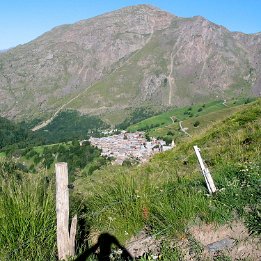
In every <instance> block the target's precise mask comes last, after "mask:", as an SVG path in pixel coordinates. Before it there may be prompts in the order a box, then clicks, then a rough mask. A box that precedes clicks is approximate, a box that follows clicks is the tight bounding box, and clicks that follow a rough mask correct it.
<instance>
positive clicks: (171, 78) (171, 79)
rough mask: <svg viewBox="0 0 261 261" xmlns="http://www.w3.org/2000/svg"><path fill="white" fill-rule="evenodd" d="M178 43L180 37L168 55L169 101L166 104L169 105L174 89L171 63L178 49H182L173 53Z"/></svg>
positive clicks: (174, 82)
mask: <svg viewBox="0 0 261 261" xmlns="http://www.w3.org/2000/svg"><path fill="white" fill-rule="evenodd" d="M179 42H180V37H179V38H178V40H177V41H176V43H175V44H174V45H173V48H172V51H171V53H170V72H169V75H168V77H167V79H168V82H169V101H168V104H169V105H171V102H172V100H171V98H172V91H173V88H175V87H176V80H175V78H174V77H173V75H172V73H173V62H174V58H175V56H176V55H177V54H178V52H179V51H180V49H181V48H182V46H181V47H180V48H179V49H178V50H177V51H175V49H176V47H177V45H178V44H179Z"/></svg>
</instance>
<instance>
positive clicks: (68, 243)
mask: <svg viewBox="0 0 261 261" xmlns="http://www.w3.org/2000/svg"><path fill="white" fill-rule="evenodd" d="M55 173H56V216H57V247H58V257H59V260H67V259H68V257H70V256H74V254H75V235H76V226H77V216H74V218H73V219H72V224H71V229H70V231H69V188H68V167H67V163H66V162H60V163H56V164H55Z"/></svg>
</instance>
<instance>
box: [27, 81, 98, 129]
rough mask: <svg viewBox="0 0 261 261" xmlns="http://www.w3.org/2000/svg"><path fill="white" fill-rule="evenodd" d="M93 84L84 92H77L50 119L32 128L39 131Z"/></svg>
mask: <svg viewBox="0 0 261 261" xmlns="http://www.w3.org/2000/svg"><path fill="white" fill-rule="evenodd" d="M92 86H93V85H92V84H91V85H90V86H88V87H87V88H86V89H84V90H83V91H82V92H80V93H79V94H77V95H76V96H75V97H73V98H72V99H70V100H69V101H68V102H66V103H64V104H63V105H62V106H61V107H60V108H58V110H56V111H55V113H54V114H53V116H52V117H51V118H49V119H48V120H46V121H44V122H42V123H40V124H38V125H36V126H35V127H33V128H32V129H31V130H32V131H37V130H40V129H42V128H44V127H46V126H47V125H48V124H49V123H50V122H52V121H53V119H54V118H55V117H56V116H57V115H58V113H59V112H60V111H61V110H62V109H63V108H65V107H66V106H67V105H69V104H70V103H71V102H73V101H74V100H75V99H77V98H79V97H80V96H81V95H83V94H84V93H85V92H86V91H87V90H88V89H89V88H91V87H92Z"/></svg>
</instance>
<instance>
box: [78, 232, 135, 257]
mask: <svg viewBox="0 0 261 261" xmlns="http://www.w3.org/2000/svg"><path fill="white" fill-rule="evenodd" d="M112 245H115V246H117V247H118V248H119V249H120V250H121V254H120V258H121V260H126V261H127V260H134V259H133V257H132V256H131V254H130V253H129V252H128V250H127V249H126V248H125V247H124V246H122V245H121V244H120V243H119V241H118V240H117V238H116V237H114V236H112V235H110V234H108V233H103V234H101V235H100V236H99V238H98V242H97V243H96V244H95V245H93V246H92V247H91V248H89V249H87V250H86V251H85V252H84V253H82V254H81V255H80V256H79V257H77V258H76V259H75V261H85V260H87V258H88V257H90V256H91V255H92V254H96V251H97V250H98V248H99V252H98V254H97V260H98V261H110V260H111V259H110V255H111V254H112Z"/></svg>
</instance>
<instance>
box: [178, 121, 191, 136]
mask: <svg viewBox="0 0 261 261" xmlns="http://www.w3.org/2000/svg"><path fill="white" fill-rule="evenodd" d="M181 123H182V121H180V122H179V127H180V130H181V131H182V132H184V133H185V134H186V135H188V136H189V137H191V135H190V134H189V133H187V128H183V126H182V125H181Z"/></svg>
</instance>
